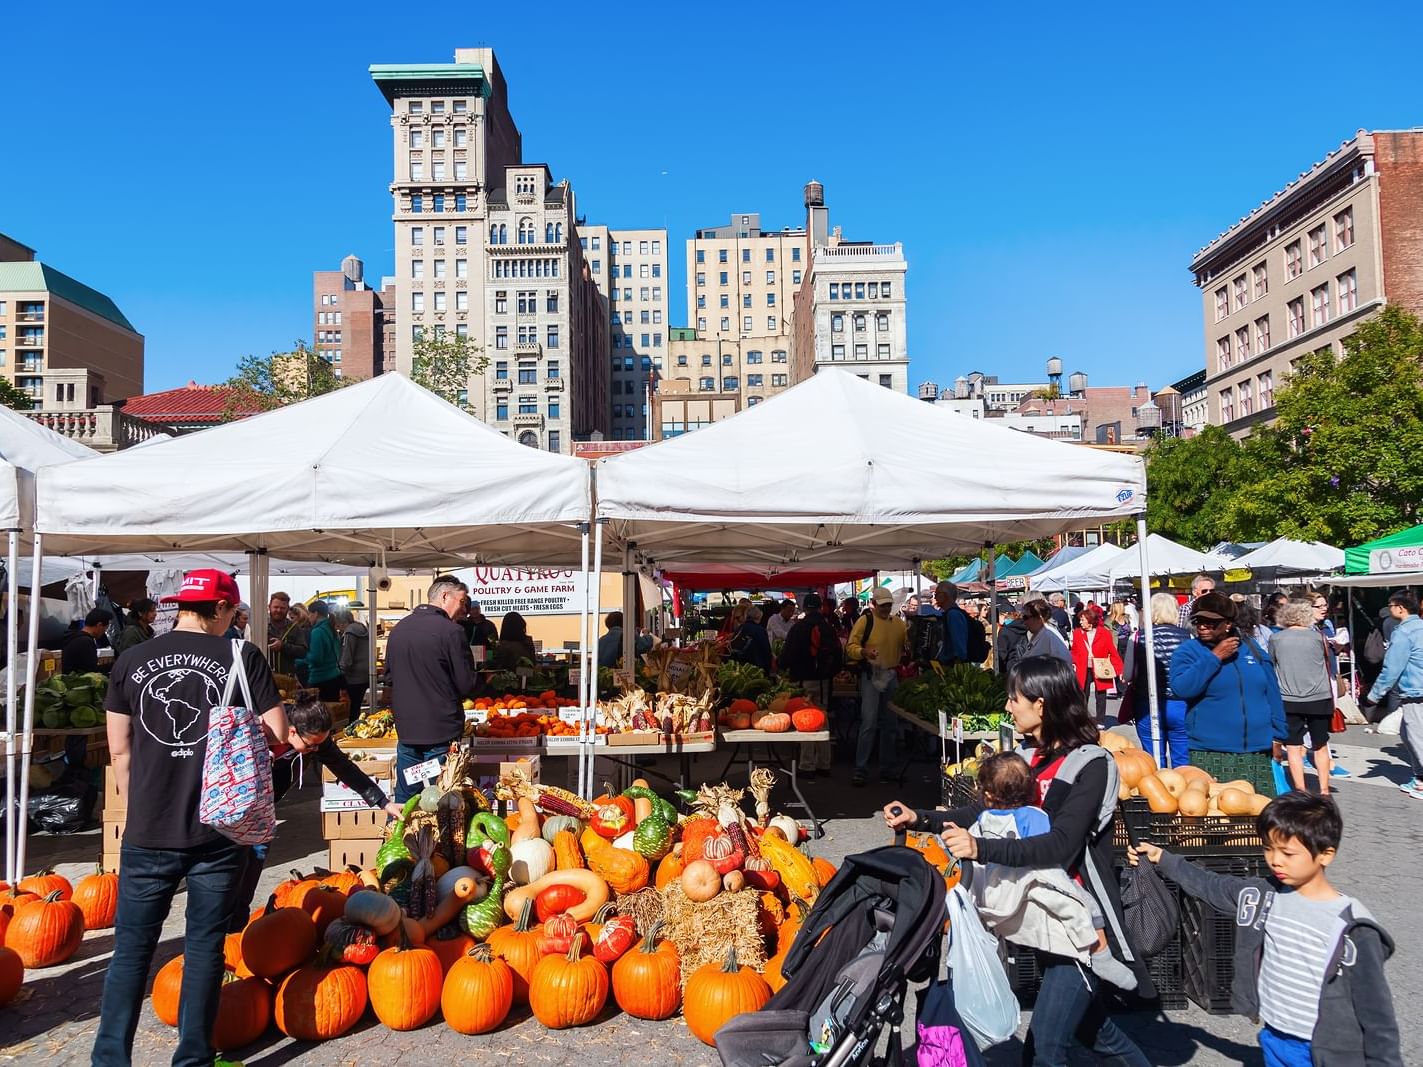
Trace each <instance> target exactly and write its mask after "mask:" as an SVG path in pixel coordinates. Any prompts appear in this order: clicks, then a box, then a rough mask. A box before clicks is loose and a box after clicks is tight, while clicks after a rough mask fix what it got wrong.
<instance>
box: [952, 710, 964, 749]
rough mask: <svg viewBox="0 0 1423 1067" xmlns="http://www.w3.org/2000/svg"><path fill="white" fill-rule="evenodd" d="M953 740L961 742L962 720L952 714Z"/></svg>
mask: <svg viewBox="0 0 1423 1067" xmlns="http://www.w3.org/2000/svg"><path fill="white" fill-rule="evenodd" d="M954 741H955V742H956V743H958V744H960V745H961V744H963V720H962V719H960V718H959V717H958V716H954Z"/></svg>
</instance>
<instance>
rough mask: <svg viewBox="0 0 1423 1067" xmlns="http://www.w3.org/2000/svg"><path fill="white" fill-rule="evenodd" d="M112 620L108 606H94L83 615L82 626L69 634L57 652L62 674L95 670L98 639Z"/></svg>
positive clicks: (97, 660) (97, 666)
mask: <svg viewBox="0 0 1423 1067" xmlns="http://www.w3.org/2000/svg"><path fill="white" fill-rule="evenodd" d="M113 621H114V613H113V612H112V611H110V610H109V609H108V608H95V609H94V610H92V611H91V612H89V614H88V615H85V616H84V626H83V628H82V629H79V630H75V631H74V633H73V634H72V635H70V636H69V639H68V640H67V641H65V643H64V648H63V651H61V652H60V654H59V669H60V671H61V672H63V673H64V674H68V673H69V672H70V671H97V670H98V669H99V640H100V639H101V638H102V637H103V636H104V635H105V634H106V633H108V630H109V623H111V622H113Z"/></svg>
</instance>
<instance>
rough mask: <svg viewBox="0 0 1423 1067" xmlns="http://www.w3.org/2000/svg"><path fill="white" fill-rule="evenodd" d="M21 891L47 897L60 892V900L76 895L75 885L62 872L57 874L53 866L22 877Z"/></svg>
mask: <svg viewBox="0 0 1423 1067" xmlns="http://www.w3.org/2000/svg"><path fill="white" fill-rule="evenodd" d="M20 892H21V893H33V894H34V895H35V896H37V897H47V896H49V895H50V894H51V893H58V894H59V899H60V900H68V899H69V898H70V897H72V896H73V895H74V887H73V886H72V885H70V884H69V879H68V878H66V877H64V875H62V874H55V873H54V870H53V869H52V868H48V867H47V868H45V869H44V870H42V871H40V872H39V873H38V874H32V875H30V876H29V877H28V878H21V879H20Z"/></svg>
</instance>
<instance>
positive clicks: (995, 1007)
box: [948, 885, 1018, 1049]
mask: <svg viewBox="0 0 1423 1067" xmlns="http://www.w3.org/2000/svg"><path fill="white" fill-rule="evenodd" d="M948 905H949V951H948V962H949V970H950V971H951V972H952V979H953V988H954V1004H955V1006H956V1007H957V1009H958V1013H959V1017H960V1018H961V1019H963V1023H964V1026H966V1027H967V1028H968V1031H969V1033H971V1034H972V1035H973V1038H974V1040H975V1041H977V1042H978V1047H979V1048H983V1049H986V1048H988V1047H990V1046H992V1045H997V1044H1000V1043H1002V1042H1004V1041H1007V1040H1008V1039H1009V1038H1010V1037H1012V1036H1013V1035H1014V1034H1015V1033H1017V1030H1018V1001H1017V999H1016V998H1015V997H1014V996H1013V989H1012V987H1011V986H1010V985H1009V984H1008V974H1007V972H1006V971H1005V970H1004V969H1003V961H1002V959H1001V958H999V955H998V939H997V938H996V937H994V936H993V935H992V934H990V933H989V932H988V931H987V930H985V929H984V928H983V923H982V921H980V919H979V917H978V912H977V911H976V910H974V906H973V900H972V898H970V897H969V895H968V892H967V891H966V890H965V889H964V887H963V886H961V885H956V886H954V888H953V889H951V890H949V897H948Z"/></svg>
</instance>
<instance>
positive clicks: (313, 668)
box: [298, 618, 341, 685]
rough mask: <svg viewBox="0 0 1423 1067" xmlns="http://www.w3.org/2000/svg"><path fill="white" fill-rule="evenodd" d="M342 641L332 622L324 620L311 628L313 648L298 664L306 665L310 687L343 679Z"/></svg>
mask: <svg viewBox="0 0 1423 1067" xmlns="http://www.w3.org/2000/svg"><path fill="white" fill-rule="evenodd" d="M340 660H341V639H340V638H339V637H337V636H336V627H334V626H332V625H331V620H330V619H329V618H328V619H322V620H321V621H320V622H319V623H317V624H316V625H315V626H313V627H312V628H311V646H310V647H309V648H308V649H307V651H306V655H305V656H304V657H303V658H302V659H301V660H299V661H298V662H300V663H304V664H305V665H306V680H307V683H308V684H309V685H316V684H317V683H318V682H329V681H331V680H332V679H333V678H340V677H341V667H340Z"/></svg>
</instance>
